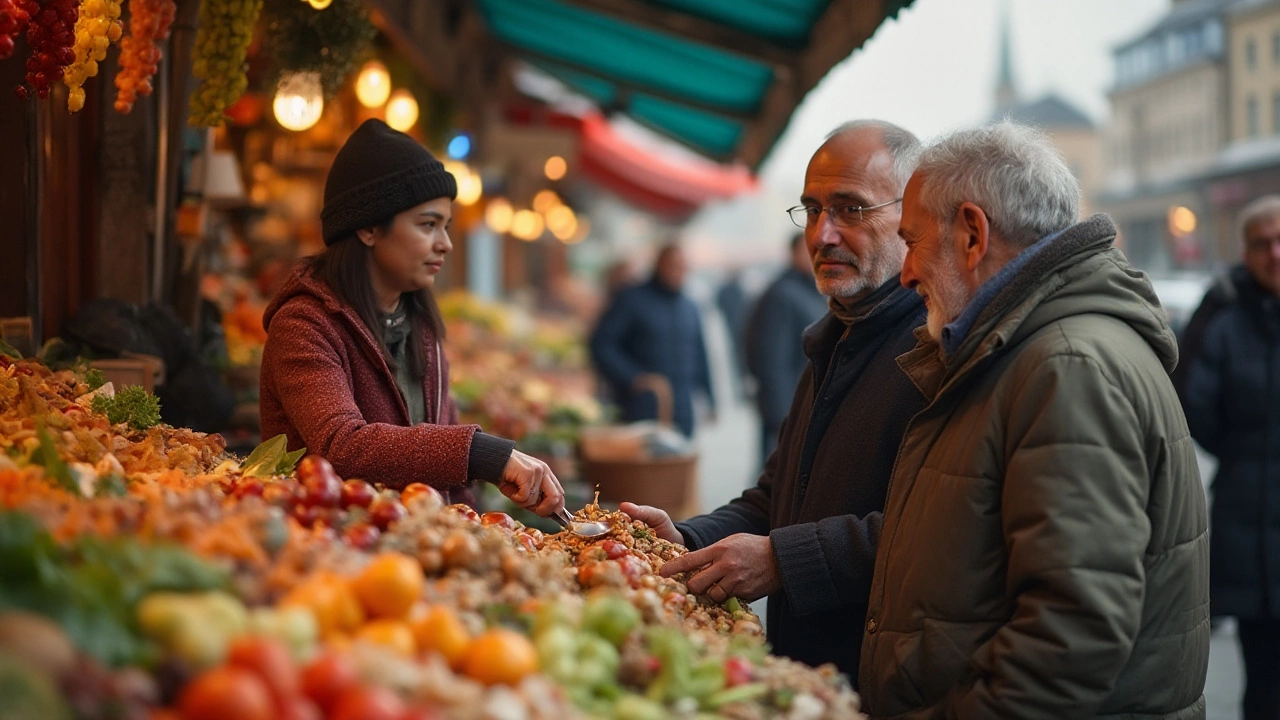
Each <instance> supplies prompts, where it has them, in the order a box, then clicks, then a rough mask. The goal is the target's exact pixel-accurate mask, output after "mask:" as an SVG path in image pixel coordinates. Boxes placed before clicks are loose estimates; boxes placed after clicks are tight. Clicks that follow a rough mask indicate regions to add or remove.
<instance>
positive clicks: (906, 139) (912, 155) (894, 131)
mask: <svg viewBox="0 0 1280 720" xmlns="http://www.w3.org/2000/svg"><path fill="white" fill-rule="evenodd" d="M868 128H873V129H875V130H879V131H880V137H881V139H882V140H883V141H884V146H885V147H886V148H888V149H889V154H890V155H891V156H892V157H893V174H894V176H895V177H896V178H897V180H898V187H899V188H904V187H906V186H907V181H908V180H910V179H911V173H913V172H915V171H916V163H917V162H919V161H920V151H921V150H922V149H923V147H924V146H923V145H921V144H920V139H919V138H917V137H916V136H915V135H913V134H912V133H911V131H910V130H907V129H906V128H903V127H900V126H898V125H894V124H893V123H891V122H886V121H884V120H851V121H849V122H847V123H844V124H843V125H841V126H839V127H837V128H836V129H835V130H832V131H831V132H829V133H827V137H826V139H827V140H831V139H833V138H837V137H840V136H841V135H845V134H848V133H851V132H854V131H857V130H866V129H868Z"/></svg>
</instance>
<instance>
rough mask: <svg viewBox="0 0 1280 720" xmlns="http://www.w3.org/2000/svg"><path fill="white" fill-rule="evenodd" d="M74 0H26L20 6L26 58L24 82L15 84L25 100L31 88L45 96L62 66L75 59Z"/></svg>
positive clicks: (21, 97) (75, 8)
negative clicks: (24, 16) (27, 48)
mask: <svg viewBox="0 0 1280 720" xmlns="http://www.w3.org/2000/svg"><path fill="white" fill-rule="evenodd" d="M76 4H77V3H76V0H48V2H45V3H44V4H43V5H41V4H40V3H37V2H35V0H26V2H25V3H24V4H23V9H24V10H25V11H26V14H27V16H28V17H29V18H30V19H29V21H28V22H27V45H29V46H30V47H31V56H30V57H29V58H27V73H26V75H25V76H24V78H23V79H24V81H25V83H24V84H22V85H19V86H18V88H17V94H18V97H19V98H20V99H22V100H26V99H27V98H29V97H31V95H32V92H33V91H34V94H35V96H36V97H38V98H40V99H41V100H45V99H47V98H48V97H49V92H50V90H51V89H52V88H53V84H54V83H56V82H58V81H59V80H61V79H62V68H63V66H65V65H69V64H71V62H72V61H74V60H75V59H76V52H75V49H74V47H75V41H76V34H75V24H76V18H77V17H78V16H79V9H78V8H77V7H76Z"/></svg>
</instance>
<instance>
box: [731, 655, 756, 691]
mask: <svg viewBox="0 0 1280 720" xmlns="http://www.w3.org/2000/svg"><path fill="white" fill-rule="evenodd" d="M755 672H756V669H755V667H754V666H752V664H751V661H750V660H747V659H746V658H741V657H738V656H736V655H733V656H730V657H729V658H728V659H726V660H725V661H724V678H725V684H726V685H728V686H729V687H737V686H739V685H746V684H747V683H749V682H751V679H752V677H753V676H754V675H755Z"/></svg>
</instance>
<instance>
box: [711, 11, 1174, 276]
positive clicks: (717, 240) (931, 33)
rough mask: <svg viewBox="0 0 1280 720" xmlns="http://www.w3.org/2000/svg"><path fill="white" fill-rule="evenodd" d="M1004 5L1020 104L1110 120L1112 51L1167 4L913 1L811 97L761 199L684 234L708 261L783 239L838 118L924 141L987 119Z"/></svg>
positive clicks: (763, 177) (776, 153)
mask: <svg viewBox="0 0 1280 720" xmlns="http://www.w3.org/2000/svg"><path fill="white" fill-rule="evenodd" d="M1002 7H1003V8H1005V9H1006V10H1007V12H1008V15H1009V22H1010V29H1011V37H1012V49H1013V68H1014V82H1015V84H1016V86H1017V89H1018V91H1019V95H1020V97H1021V98H1022V99H1024V100H1034V99H1037V98H1039V97H1041V96H1043V95H1045V94H1046V93H1049V92H1056V93H1058V94H1060V95H1061V96H1062V97H1064V98H1066V99H1067V100H1069V101H1070V102H1071V103H1072V104H1074V105H1076V106H1077V107H1079V108H1080V109H1081V110H1083V111H1084V112H1085V113H1086V114H1087V115H1089V116H1090V117H1092V118H1094V119H1095V120H1096V121H1097V122H1099V123H1105V121H1106V118H1107V114H1108V103H1107V97H1106V93H1107V89H1108V88H1109V86H1110V84H1111V81H1112V76H1113V67H1112V62H1111V52H1110V51H1111V48H1112V47H1114V46H1115V45H1116V44H1117V43H1119V42H1123V41H1125V40H1128V39H1130V38H1132V37H1135V36H1136V35H1138V34H1140V33H1141V32H1142V31H1143V30H1145V29H1147V28H1148V27H1150V26H1151V25H1152V23H1154V22H1155V20H1156V19H1157V18H1159V17H1160V16H1161V15H1162V14H1163V13H1164V12H1166V11H1167V10H1168V8H1169V0H915V2H914V3H913V4H912V6H911V7H910V8H909V9H907V10H906V11H904V12H902V13H901V14H900V15H899V16H898V18H897V19H896V20H890V21H888V22H886V23H885V24H884V25H882V26H881V27H880V29H879V30H878V31H877V32H876V34H875V36H874V37H872V38H871V40H869V41H868V42H867V43H866V44H865V45H864V46H863V47H862V49H860V50H858V51H856V52H855V53H854V54H853V55H852V56H851V57H850V58H849V59H847V60H845V61H844V62H842V63H840V64H839V65H837V66H835V67H834V68H833V69H832V70H831V72H830V73H829V74H828V75H827V77H826V78H825V79H823V81H822V82H821V83H819V85H818V86H817V87H816V88H814V90H813V91H812V92H811V93H809V96H808V97H807V98H805V100H804V102H803V103H802V104H801V105H800V107H799V108H798V109H797V110H796V113H795V115H794V116H793V117H792V119H791V123H790V125H789V126H788V127H787V130H786V132H785V133H784V134H783V136H782V138H781V139H780V140H779V142H778V144H777V146H776V147H775V148H774V150H773V152H772V154H771V155H770V156H769V159H768V160H767V161H766V162H765V164H764V165H763V167H762V168H761V172H760V181H761V191H760V193H758V194H756V195H753V196H750V197H744V198H740V199H739V200H737V201H735V202H731V203H722V204H719V205H716V206H712V207H708V208H706V209H705V210H703V211H702V212H701V213H700V214H699V215H698V216H697V217H695V218H694V220H693V221H692V223H691V224H690V226H689V228H688V233H689V236H690V239H691V240H694V241H695V242H696V243H697V245H699V246H702V249H703V252H706V253H707V255H703V257H704V258H705V259H706V260H708V261H711V262H715V258H714V256H715V255H721V256H724V255H726V254H729V253H732V254H734V255H738V254H740V253H741V252H742V251H743V250H747V249H748V248H751V247H760V248H762V249H763V248H768V247H776V245H774V243H781V242H783V241H784V239H785V237H786V234H787V233H788V232H789V229H790V227H791V226H790V225H789V223H788V221H787V220H786V216H785V215H784V214H783V212H782V211H783V209H784V208H785V207H787V205H788V204H791V203H793V202H794V200H795V199H796V198H798V197H799V195H800V190H801V185H802V184H803V178H804V168H805V164H806V163H807V162H808V160H809V157H810V155H812V154H813V151H814V150H815V149H817V147H818V145H819V144H821V142H822V138H823V136H824V135H825V134H826V133H827V132H828V131H830V130H831V129H832V128H833V127H835V126H836V125H839V124H840V123H842V122H845V121H847V120H851V119H855V118H864V117H865V118H880V119H884V120H890V121H892V122H895V123H898V124H900V125H902V126H904V127H906V128H907V129H908V130H911V131H912V132H915V133H916V134H917V135H919V136H920V137H921V138H922V139H925V140H928V139H929V138H932V137H936V136H937V135H939V134H942V133H946V132H948V131H951V130H955V129H958V128H962V127H965V126H967V125H972V124H975V123H978V122H982V121H984V120H986V119H987V118H989V117H990V116H991V114H992V112H993V110H994V90H995V82H996V65H997V56H998V42H997V39H998V37H999V27H1000V14H1001V11H1002V10H1001V9H1002ZM716 247H718V248H720V252H719V253H717V252H715V251H714V250H712V248H716ZM764 252H766V253H767V252H768V250H764ZM699 254H700V255H702V253H699ZM748 254H749V255H757V254H758V253H754V252H748ZM779 254H780V253H779Z"/></svg>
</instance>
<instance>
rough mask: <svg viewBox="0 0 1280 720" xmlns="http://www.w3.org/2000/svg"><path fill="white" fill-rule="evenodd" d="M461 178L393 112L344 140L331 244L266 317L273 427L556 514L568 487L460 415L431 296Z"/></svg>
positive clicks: (267, 410) (303, 441) (462, 496)
mask: <svg viewBox="0 0 1280 720" xmlns="http://www.w3.org/2000/svg"><path fill="white" fill-rule="evenodd" d="M456 195H457V183H456V181H455V180H454V178H453V176H452V175H450V174H449V173H448V172H447V171H446V170H445V169H444V166H443V165H442V164H441V163H440V162H439V161H438V160H436V159H435V158H434V157H432V155H431V153H429V152H427V150H426V149H425V148H423V147H422V146H421V145H420V144H419V143H418V142H417V141H415V140H413V139H412V138H410V137H409V136H408V135H405V134H404V133H401V132H397V131H395V130H392V129H391V128H390V127H388V126H387V125H386V123H383V122H382V121H381V120H368V121H366V122H365V123H364V124H362V125H361V126H360V127H359V128H358V129H357V130H356V131H355V132H354V133H353V134H352V135H351V137H350V138H349V139H348V140H347V142H346V144H345V145H343V147H342V149H341V150H339V151H338V155H337V157H336V158H334V161H333V166H332V167H331V168H330V169H329V176H328V178H327V179H326V180H325V188H324V208H323V209H322V210H321V212H320V221H321V224H322V226H323V234H324V242H325V246H326V247H325V251H324V252H323V253H321V254H320V255H317V256H315V257H313V258H309V259H308V260H306V261H304V262H303V263H302V264H301V265H300V266H299V267H298V268H297V269H296V270H295V271H294V273H293V275H292V276H291V277H290V278H289V280H288V281H287V282H286V283H285V285H284V287H283V288H281V290H280V292H279V294H277V295H276V297H275V299H274V300H272V302H271V304H270V305H269V306H268V307H267V310H266V312H265V314H264V316H263V324H264V325H265V326H266V328H267V344H266V348H265V349H264V350H263V353H262V381H261V382H262V386H261V411H260V412H261V415H262V435H263V437H273V436H275V435H278V434H280V433H284V434H285V435H287V436H288V438H289V448H290V449H295V448H299V447H304V446H305V447H306V448H307V449H308V450H309V451H311V452H314V453H318V454H320V455H323V456H324V457H326V458H328V460H329V462H331V463H332V464H333V467H334V469H335V470H336V471H337V472H338V474H339V475H341V476H343V477H347V478H350V477H360V478H365V479H367V480H371V481H377V482H381V483H383V484H385V485H387V486H389V487H397V488H398V487H404V486H405V485H407V484H409V483H411V482H425V483H428V484H430V485H432V486H433V487H435V488H436V489H438V490H440V491H441V492H442V493H444V494H445V495H446V498H448V500H449V501H451V502H473V501H474V497H473V496H472V494H471V491H470V483H471V481H472V480H486V481H489V482H493V483H495V484H497V485H498V486H499V487H500V488H501V489H502V492H503V493H504V494H506V495H507V496H508V497H510V498H511V499H512V500H513V501H514V502H515V503H516V504H517V505H520V506H521V507H524V508H527V509H530V510H533V511H535V512H537V513H538V514H540V515H544V516H545V515H548V514H550V513H552V512H554V511H556V510H558V509H560V508H561V507H563V504H564V492H563V491H562V490H561V488H560V483H559V481H558V480H557V479H556V477H555V475H554V474H552V472H551V470H550V469H549V468H548V467H547V465H546V463H544V462H542V461H540V460H537V459H536V458H533V457H530V456H528V455H526V454H524V453H522V452H519V451H517V450H515V443H513V442H511V441H510V440H504V439H501V438H498V437H495V436H493V435H488V434H486V433H483V432H480V428H479V427H477V426H475V425H458V424H457V422H458V409H457V406H456V405H455V404H454V402H453V400H452V399H451V398H450V397H449V391H448V388H449V369H448V363H447V362H446V360H445V358H444V353H443V351H442V348H441V345H440V340H441V338H443V337H444V322H443V320H442V319H441V317H440V312H439V310H438V308H437V307H436V303H435V299H434V298H433V297H432V295H431V288H432V286H433V285H434V283H435V277H436V275H437V274H438V273H439V272H440V269H441V267H442V266H443V264H444V258H445V256H446V255H447V254H448V253H449V251H450V250H452V249H453V244H452V243H451V242H450V240H449V232H448V230H449V222H450V219H451V218H452V206H453V198H454V197H456Z"/></svg>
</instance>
